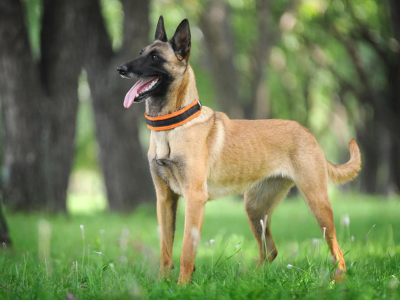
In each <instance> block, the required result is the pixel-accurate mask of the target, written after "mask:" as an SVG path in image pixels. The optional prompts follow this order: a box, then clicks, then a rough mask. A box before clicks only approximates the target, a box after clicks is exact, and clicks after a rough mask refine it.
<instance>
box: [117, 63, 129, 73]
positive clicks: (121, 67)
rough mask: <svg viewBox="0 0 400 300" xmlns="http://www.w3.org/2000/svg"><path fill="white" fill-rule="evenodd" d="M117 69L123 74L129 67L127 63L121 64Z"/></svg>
mask: <svg viewBox="0 0 400 300" xmlns="http://www.w3.org/2000/svg"><path fill="white" fill-rule="evenodd" d="M117 71H118V72H119V73H121V74H124V73H126V72H127V71H128V67H127V66H125V65H120V66H119V67H118V68H117Z"/></svg>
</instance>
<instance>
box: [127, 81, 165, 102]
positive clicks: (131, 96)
mask: <svg viewBox="0 0 400 300" xmlns="http://www.w3.org/2000/svg"><path fill="white" fill-rule="evenodd" d="M155 79H157V76H152V77H146V78H140V79H139V80H138V81H137V82H136V83H135V85H134V86H133V87H132V88H131V89H130V90H129V92H128V93H126V96H125V100H124V107H125V108H129V107H130V106H131V105H132V103H133V101H135V98H136V95H138V94H140V92H142V91H144V90H145V89H146V88H147V86H149V85H150V84H151V83H152V81H153V80H155Z"/></svg>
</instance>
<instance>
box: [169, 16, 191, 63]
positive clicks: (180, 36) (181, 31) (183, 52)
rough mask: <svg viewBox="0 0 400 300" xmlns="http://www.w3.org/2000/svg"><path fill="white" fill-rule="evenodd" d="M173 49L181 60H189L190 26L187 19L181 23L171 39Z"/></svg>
mask: <svg viewBox="0 0 400 300" xmlns="http://www.w3.org/2000/svg"><path fill="white" fill-rule="evenodd" d="M170 43H171V46H172V49H174V52H175V55H176V57H177V58H178V59H179V60H182V59H185V60H189V56H190V27H189V21H188V20H187V19H185V20H183V21H182V22H181V24H179V26H178V28H177V29H176V31H175V34H174V36H173V37H172V39H171V40H170Z"/></svg>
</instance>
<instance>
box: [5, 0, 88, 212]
mask: <svg viewBox="0 0 400 300" xmlns="http://www.w3.org/2000/svg"><path fill="white" fill-rule="evenodd" d="M85 3H86V2H85V1H80V0H71V1H70V0H55V1H53V0H44V1H43V17H42V20H41V28H42V32H41V39H40V59H39V61H36V60H35V57H34V55H33V53H32V48H31V45H30V43H29V39H28V33H27V28H26V26H25V18H24V8H23V5H22V4H21V2H20V1H18V0H15V1H9V0H0V39H1V41H2V42H1V44H0V98H1V105H2V116H3V145H4V160H3V169H4V174H5V176H4V177H3V182H2V193H3V199H4V201H5V204H7V205H9V207H10V208H11V209H15V210H25V211H29V210H42V209H48V210H50V211H53V212H64V211H65V210H66V191H67V187H68V180H69V174H70V170H71V164H72V158H73V149H74V137H75V118H76V112H77V106H78V97H77V84H78V83H77V78H78V75H79V74H80V72H81V68H82V64H83V58H84V49H85V41H86V40H87V36H86V31H84V30H82V28H83V24H84V23H83V21H84V19H83V16H84V15H85V14H84V13H83V11H84V10H85V9H87V8H88V7H87V6H86V4H85Z"/></svg>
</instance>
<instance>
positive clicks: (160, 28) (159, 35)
mask: <svg viewBox="0 0 400 300" xmlns="http://www.w3.org/2000/svg"><path fill="white" fill-rule="evenodd" d="M154 40H155V41H156V40H160V41H162V42H167V41H168V39H167V34H166V33H165V28H164V18H163V16H160V18H159V19H158V23H157V28H156V34H155V37H154Z"/></svg>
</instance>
